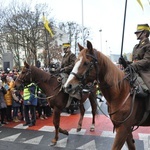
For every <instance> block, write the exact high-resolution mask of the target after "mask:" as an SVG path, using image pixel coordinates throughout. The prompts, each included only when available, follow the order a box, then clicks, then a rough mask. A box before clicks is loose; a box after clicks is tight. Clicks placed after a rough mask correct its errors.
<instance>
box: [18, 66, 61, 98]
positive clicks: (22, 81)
mask: <svg viewBox="0 0 150 150" xmlns="http://www.w3.org/2000/svg"><path fill="white" fill-rule="evenodd" d="M26 69H27V70H28V71H27V73H26V74H25V75H26V76H28V75H29V74H30V81H29V82H33V81H32V76H31V69H30V68H29V69H28V68H26ZM17 80H19V81H20V82H21V83H23V84H24V83H25V82H26V80H23V79H17ZM39 83H40V82H37V83H35V84H36V85H37V86H38V84H39ZM59 86H60V85H58V86H57V87H56V88H55V89H54V90H56V89H57V88H58V87H59ZM61 90H62V86H61V87H60V89H59V91H58V92H57V93H56V94H54V95H51V96H48V97H46V98H43V97H39V96H36V94H33V93H31V94H32V95H34V96H36V97H37V98H40V99H47V100H48V99H51V98H53V97H55V96H57V95H58V94H59V92H60V91H61Z"/></svg>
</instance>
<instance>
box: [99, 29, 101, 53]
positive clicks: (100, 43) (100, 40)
mask: <svg viewBox="0 0 150 150" xmlns="http://www.w3.org/2000/svg"><path fill="white" fill-rule="evenodd" d="M99 32H100V51H101V52H102V29H100V30H99Z"/></svg>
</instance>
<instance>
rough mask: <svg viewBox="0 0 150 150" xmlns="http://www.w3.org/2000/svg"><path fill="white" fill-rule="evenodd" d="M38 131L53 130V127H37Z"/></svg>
mask: <svg viewBox="0 0 150 150" xmlns="http://www.w3.org/2000/svg"><path fill="white" fill-rule="evenodd" d="M39 131H47V132H54V131H55V127H54V126H43V127H42V128H40V129H39Z"/></svg>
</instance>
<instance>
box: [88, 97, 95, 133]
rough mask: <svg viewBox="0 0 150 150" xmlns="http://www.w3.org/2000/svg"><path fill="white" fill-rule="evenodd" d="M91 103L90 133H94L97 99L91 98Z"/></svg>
mask: <svg viewBox="0 0 150 150" xmlns="http://www.w3.org/2000/svg"><path fill="white" fill-rule="evenodd" d="M89 101H90V104H91V108H92V125H91V127H90V131H91V132H93V131H95V115H96V110H97V104H96V102H95V101H96V97H93V96H92V97H91V96H90V97H89Z"/></svg>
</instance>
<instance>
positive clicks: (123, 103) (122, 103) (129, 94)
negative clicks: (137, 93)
mask: <svg viewBox="0 0 150 150" xmlns="http://www.w3.org/2000/svg"><path fill="white" fill-rule="evenodd" d="M129 96H130V93H128V95H127V96H126V98H125V100H124V101H123V103H122V104H121V105H120V107H119V108H118V109H117V110H116V111H114V112H112V113H109V115H110V116H111V115H113V114H115V113H117V112H118V111H119V110H120V109H121V108H122V107H123V105H124V104H125V103H126V101H127V100H128V98H129Z"/></svg>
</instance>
